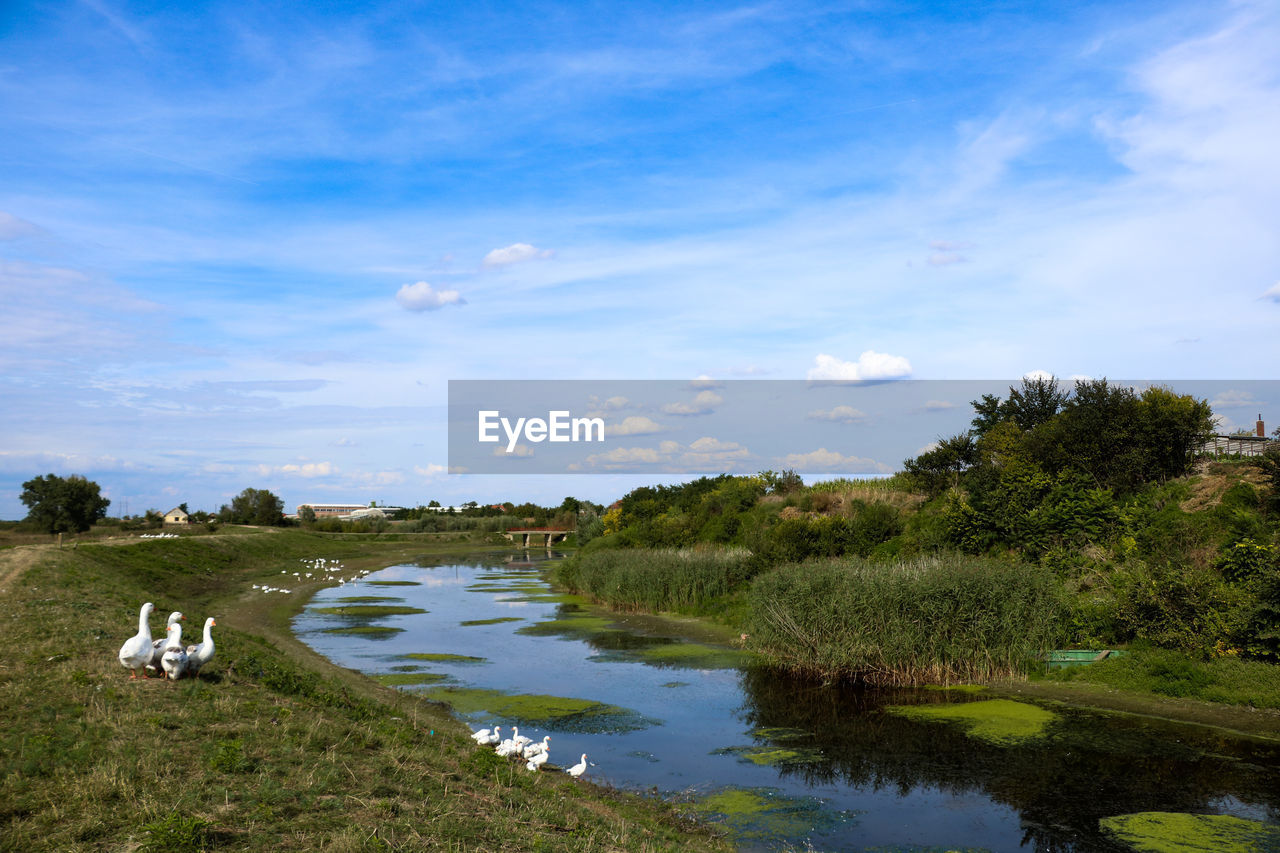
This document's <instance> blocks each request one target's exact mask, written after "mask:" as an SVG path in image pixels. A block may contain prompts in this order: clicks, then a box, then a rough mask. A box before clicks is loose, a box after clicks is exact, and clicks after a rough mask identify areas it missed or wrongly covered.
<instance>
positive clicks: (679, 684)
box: [662, 681, 689, 688]
mask: <svg viewBox="0 0 1280 853" xmlns="http://www.w3.org/2000/svg"><path fill="white" fill-rule="evenodd" d="M662 686H663V687H670V688H675V687H688V686H689V682H687V681H668V682H667V683H666V684H664V685H662Z"/></svg>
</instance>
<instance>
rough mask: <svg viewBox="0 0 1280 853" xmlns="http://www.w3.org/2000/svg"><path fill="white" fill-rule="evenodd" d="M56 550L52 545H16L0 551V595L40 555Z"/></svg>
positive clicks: (6, 590)
mask: <svg viewBox="0 0 1280 853" xmlns="http://www.w3.org/2000/svg"><path fill="white" fill-rule="evenodd" d="M56 550H57V548H56V547H55V546H53V545H18V546H16V547H13V548H8V549H6V550H4V551H0V595H3V594H7V593H8V592H9V587H10V585H11V584H12V583H13V582H14V581H16V580H17V579H18V578H20V577H21V576H22V573H23V572H25V571H26V570H27V569H29V568H31V567H32V566H34V565H35V564H36V563H38V562H40V558H41V557H42V556H44V555H45V554H47V553H49V552H50V551H56Z"/></svg>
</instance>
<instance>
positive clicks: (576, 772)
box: [564, 752, 587, 779]
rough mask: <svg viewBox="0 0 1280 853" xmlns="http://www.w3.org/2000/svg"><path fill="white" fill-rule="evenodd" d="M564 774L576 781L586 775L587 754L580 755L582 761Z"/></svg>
mask: <svg viewBox="0 0 1280 853" xmlns="http://www.w3.org/2000/svg"><path fill="white" fill-rule="evenodd" d="M564 772H565V773H568V774H569V775H570V776H572V777H573V778H575V779H577V778H578V777H579V776H581V775H582V774H583V773H586V772H587V754H586V753H585V752H584V753H582V760H581V761H579V762H578V763H577V764H575V765H573V766H572V767H570V768H569V769H568V770H566V771H564Z"/></svg>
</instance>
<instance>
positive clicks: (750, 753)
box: [711, 746, 824, 767]
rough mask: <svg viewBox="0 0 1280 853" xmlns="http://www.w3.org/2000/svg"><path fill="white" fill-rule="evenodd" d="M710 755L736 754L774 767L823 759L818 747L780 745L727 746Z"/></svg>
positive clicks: (745, 759)
mask: <svg viewBox="0 0 1280 853" xmlns="http://www.w3.org/2000/svg"><path fill="white" fill-rule="evenodd" d="M711 754H712V755H736V756H738V757H739V758H740V759H742V760H743V761H750V762H751V763H752V764H759V765H760V766H761V767H775V766H782V765H787V764H816V763H818V762H821V761H823V760H824V759H823V757H822V752H821V751H820V750H818V749H811V748H803V747H795V748H788V747H781V746H729V747H725V748H723V749H717V750H715V751H714V752H712V753H711Z"/></svg>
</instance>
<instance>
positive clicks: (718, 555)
mask: <svg viewBox="0 0 1280 853" xmlns="http://www.w3.org/2000/svg"><path fill="white" fill-rule="evenodd" d="M750 557H751V552H750V551H747V550H746V549H745V548H706V547H703V548H629V549H601V550H597V551H590V552H588V553H584V554H580V555H578V556H577V557H576V558H574V559H573V560H572V561H570V562H569V563H568V564H566V565H565V566H563V567H562V568H561V570H560V575H559V577H560V580H561V582H562V583H564V584H565V585H566V586H568V587H569V588H570V589H572V590H574V591H575V592H581V593H584V594H585V595H588V596H590V597H591V598H593V599H596V600H597V601H602V602H604V603H606V604H608V605H609V606H610V607H614V608H616V609H619V610H643V611H647V612H652V613H657V612H662V611H674V612H677V613H693V612H698V611H700V610H702V609H703V608H704V607H705V606H706V604H707V603H708V602H710V601H711V600H712V599H715V598H719V597H721V596H725V595H728V594H729V593H730V592H732V591H733V589H734V588H735V587H737V586H740V585H742V584H744V583H745V582H746V581H747V580H749V579H750V577H751V574H750V573H751V571H752V570H751V568H750V563H749V558H750Z"/></svg>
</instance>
